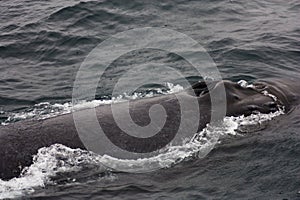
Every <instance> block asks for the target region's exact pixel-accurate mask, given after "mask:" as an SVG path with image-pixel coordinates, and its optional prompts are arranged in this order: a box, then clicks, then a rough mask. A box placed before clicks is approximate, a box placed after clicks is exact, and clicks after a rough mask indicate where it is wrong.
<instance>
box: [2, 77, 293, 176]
mask: <svg viewBox="0 0 300 200" xmlns="http://www.w3.org/2000/svg"><path fill="white" fill-rule="evenodd" d="M293 82H294V81H293V80H290V81H287V82H285V81H282V80H265V81H257V82H255V83H254V84H253V85H254V86H253V87H242V86H241V85H240V84H237V83H235V82H231V81H222V82H221V83H220V82H211V83H209V84H207V83H205V82H198V83H196V84H194V85H193V86H192V87H191V88H189V89H187V90H185V91H183V92H181V93H180V94H179V95H182V96H183V97H184V98H195V99H197V101H198V102H199V107H200V110H201V111H203V110H204V111H205V112H202V115H201V116H200V118H199V119H200V123H199V125H198V130H202V129H203V128H204V127H205V126H206V124H207V123H209V122H210V121H209V120H210V115H211V111H212V110H211V102H210V92H209V91H211V90H212V91H213V90H217V89H218V87H219V85H220V84H224V87H225V91H226V102H227V111H226V115H227V116H239V115H250V114H252V113H255V112H260V113H270V112H275V111H277V110H278V105H280V106H284V107H285V111H286V112H288V111H290V110H291V109H292V105H294V104H295V102H297V101H298V93H297V91H298V87H297V85H295V84H291V83H293ZM208 88H211V90H208ZM263 91H267V92H268V93H269V94H272V95H274V96H275V97H276V99H274V98H272V97H271V96H268V95H264V94H263V93H262V92H263ZM120 104H121V103H120ZM155 104H161V105H162V106H163V107H164V108H165V110H166V114H167V119H166V123H165V125H164V127H163V129H162V130H161V134H157V136H156V138H155V137H151V138H152V141H151V138H150V139H149V140H150V141H148V142H150V144H151V145H148V146H145V144H144V143H143V141H142V142H141V141H139V140H136V141H135V140H134V141H133V143H134V145H135V146H134V147H131V148H135V152H142V153H143V152H150V151H151V150H152V149H155V148H156V149H157V148H160V147H163V146H164V145H166V142H167V141H170V140H171V139H172V137H174V135H172V134H171V133H173V132H176V130H177V129H178V123H179V122H180V109H179V108H178V101H176V97H175V96H174V94H169V95H162V96H157V97H152V98H146V99H140V100H134V101H132V102H131V105H130V110H129V112H130V114H131V117H132V119H133V121H134V122H135V123H136V124H138V125H140V126H145V125H147V124H149V120H150V118H149V115H147V114H145V113H148V111H149V108H150V107H151V106H152V105H155ZM95 110H96V114H97V118H98V119H99V123H100V125H101V127H102V128H103V131H104V132H107V133H109V135H108V137H111V139H114V137H115V140H114V142H115V143H116V145H118V146H119V147H121V148H123V149H127V150H129V151H130V150H132V149H130V148H129V147H128V146H130V144H129V143H128V142H127V141H126V136H125V135H123V136H124V137H123V139H120V138H122V137H119V136H120V135H121V136H122V134H123V133H122V130H121V129H119V128H118V126H117V124H116V123H115V122H114V118H113V116H112V111H111V107H110V105H101V106H98V107H96V108H95ZM203 113H204V114H203ZM116 137H117V138H118V139H116ZM127 139H128V138H127ZM124 140H125V141H124ZM55 143H59V144H63V145H65V146H68V147H71V148H81V149H86V147H85V145H84V144H83V143H82V141H81V140H80V137H79V136H78V133H77V130H76V127H75V124H74V120H73V117H72V114H64V115H60V116H57V117H53V118H48V119H43V120H32V119H31V120H23V121H19V122H15V123H11V124H8V125H5V126H0V159H1V162H0V178H1V179H2V180H8V179H11V178H13V177H17V176H19V175H20V173H21V171H22V169H23V168H24V167H26V166H29V165H31V164H32V157H33V155H35V154H36V153H37V151H38V149H39V148H41V147H47V146H50V145H52V144H55ZM148 144H149V143H148ZM128 148H129V149H128Z"/></svg>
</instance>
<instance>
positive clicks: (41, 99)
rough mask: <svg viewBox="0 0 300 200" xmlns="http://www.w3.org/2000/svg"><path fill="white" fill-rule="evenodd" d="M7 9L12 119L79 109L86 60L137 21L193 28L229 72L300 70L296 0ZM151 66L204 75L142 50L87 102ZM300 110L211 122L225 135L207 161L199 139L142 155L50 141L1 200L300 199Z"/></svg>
mask: <svg viewBox="0 0 300 200" xmlns="http://www.w3.org/2000/svg"><path fill="white" fill-rule="evenodd" d="M0 11H1V12H0V13H1V14H0V16H1V17H0V22H1V23H0V72H1V77H0V83H1V84H0V122H2V123H13V122H14V121H18V120H24V119H27V118H32V117H34V118H42V117H50V116H52V117H53V116H56V115H60V114H63V113H67V112H70V111H71V103H70V102H71V101H72V88H73V83H74V80H75V77H76V73H77V71H78V69H79V67H80V65H81V64H82V62H83V61H84V59H85V58H86V56H87V55H88V54H89V53H90V52H91V51H92V49H93V48H95V47H96V46H97V45H98V44H99V43H101V42H102V41H104V40H106V39H107V38H109V37H111V36H112V35H114V34H117V33H120V32H122V31H127V30H130V29H134V28H142V27H162V28H168V29H172V30H175V31H178V32H181V33H184V34H186V35H188V36H189V37H191V38H193V39H194V40H196V41H197V42H198V43H199V44H201V45H202V46H203V47H204V48H205V49H206V50H207V52H208V53H209V55H210V56H211V57H212V59H213V60H214V62H215V63H216V65H217V67H218V69H219V71H220V73H221V75H222V77H223V78H224V79H230V80H233V81H239V80H246V81H248V82H252V81H254V80H259V79H265V78H286V77H294V78H298V77H300V69H299V67H298V65H299V63H300V49H299V48H300V20H299V18H300V14H299V13H300V2H299V1H297V0H287V1H278V0H260V1H256V0H255V1H238V0H211V1H208V0H201V1H187V0H175V1H115V0H110V1H108V0H102V1H89V0H85V1H75V0H68V1H54V0H49V1H37V0H33V1H29V0H11V1H1V8H0ZM174 42H175V41H174ZM146 62H156V63H160V64H163V65H168V66H170V65H171V66H173V67H174V68H176V69H181V70H182V71H184V74H185V76H186V78H187V79H188V80H190V81H197V80H199V78H200V77H198V76H195V72H194V71H193V69H192V68H191V67H189V64H188V63H187V62H186V61H184V60H183V59H182V58H179V57H178V56H175V55H173V54H169V53H167V52H164V51H160V50H137V51H134V52H130V53H128V54H126V55H124V56H122V57H120V58H119V59H118V60H116V61H115V62H114V63H113V64H112V67H111V68H112V70H111V71H110V73H109V74H108V76H106V77H105V78H104V79H102V80H101V82H100V83H99V87H98V89H97V94H96V97H97V99H99V100H98V101H93V102H86V103H83V104H82V105H80V106H83V107H84V106H95V105H99V104H104V103H111V98H112V97H111V96H110V91H111V90H112V88H113V85H114V83H115V80H116V79H118V77H120V75H121V74H122V73H123V71H124V70H126V69H128V68H130V67H131V66H133V65H134V64H136V63H140V64H141V63H146ZM180 84H181V80H179V79H178V80H174V82H172V83H168V84H167V85H166V87H164V88H160V87H158V86H157V85H148V86H147V87H145V88H141V91H140V93H139V94H135V95H129V97H127V98H147V97H149V96H152V95H157V94H160V95H164V94H167V93H170V92H171V93H172V92H176V91H179V90H182V89H183V87H182V86H181V85H180ZM149 91H151V92H149ZM122 98H124V97H121V98H119V99H116V101H121V100H122ZM299 115H300V109H299V107H295V109H294V110H293V111H292V112H290V113H288V114H282V113H276V114H274V115H272V114H271V115H256V116H250V117H248V118H226V120H225V122H224V126H223V127H221V128H220V127H219V129H218V128H213V129H206V130H204V131H207V132H213V133H214V132H218V133H219V134H220V135H221V136H222V137H221V138H220V141H219V142H218V144H217V145H216V146H215V147H214V149H213V150H212V151H211V152H210V153H209V154H208V155H207V156H205V157H201V156H195V155H194V154H195V153H197V154H199V152H200V154H201V151H202V148H205V146H201V145H199V144H189V145H187V146H180V147H177V148H174V149H172V150H171V151H170V152H171V153H170V154H167V153H162V154H160V155H159V156H157V157H154V158H151V159H146V160H131V161H126V160H119V159H116V158H111V157H105V156H100V155H95V154H93V153H92V152H87V151H82V150H79V149H70V148H68V147H65V146H62V145H59V144H57V145H53V146H51V147H45V148H42V149H40V151H39V153H38V154H37V155H36V156H35V157H34V161H35V162H34V164H33V165H31V166H30V167H29V168H28V170H27V172H24V174H23V175H22V176H21V177H19V178H15V179H12V180H8V181H3V180H0V198H20V199H26V198H30V199H291V200H294V199H300V160H299V156H300V135H299V130H300V121H299V118H298V116H299ZM245 124H246V125H245ZM247 125H248V126H249V127H250V128H249V129H246V130H247V131H243V130H244V129H243V127H244V126H247ZM193 145H194V146H193ZM0 148H1V147H0ZM60 158H64V159H60ZM62 160H63V162H62ZM107 165H109V166H114V169H111V168H108V167H107ZM116 169H118V170H116ZM122 169H126V170H125V171H127V172H122V171H124V170H122ZM128 169H131V171H132V172H129V171H130V170H128ZM140 171H142V172H140ZM137 172H139V173H137Z"/></svg>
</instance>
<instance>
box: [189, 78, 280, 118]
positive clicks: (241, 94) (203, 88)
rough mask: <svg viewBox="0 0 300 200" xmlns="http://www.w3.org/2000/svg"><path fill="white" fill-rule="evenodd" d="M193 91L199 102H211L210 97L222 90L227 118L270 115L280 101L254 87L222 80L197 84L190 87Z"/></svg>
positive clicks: (277, 107) (277, 108) (276, 108)
mask: <svg viewBox="0 0 300 200" xmlns="http://www.w3.org/2000/svg"><path fill="white" fill-rule="evenodd" d="M192 88H193V91H194V93H195V95H196V96H197V98H199V101H200V103H201V102H209V101H211V95H213V94H214V93H217V92H219V91H220V89H222V88H224V89H225V92H226V99H220V100H219V101H225V100H226V105H227V108H226V109H227V111H226V115H227V116H240V115H245V116H248V115H251V114H256V113H271V112H275V111H277V110H279V106H280V105H281V104H282V103H281V101H276V100H275V99H274V98H272V95H266V94H264V93H263V91H262V90H259V89H256V88H255V87H254V88H252V87H243V86H241V85H240V84H238V83H235V82H232V81H228V80H223V81H220V82H210V83H206V82H198V83H196V84H194V85H193V86H192Z"/></svg>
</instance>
